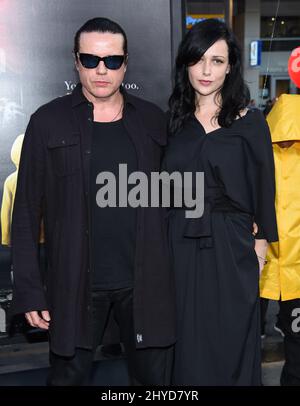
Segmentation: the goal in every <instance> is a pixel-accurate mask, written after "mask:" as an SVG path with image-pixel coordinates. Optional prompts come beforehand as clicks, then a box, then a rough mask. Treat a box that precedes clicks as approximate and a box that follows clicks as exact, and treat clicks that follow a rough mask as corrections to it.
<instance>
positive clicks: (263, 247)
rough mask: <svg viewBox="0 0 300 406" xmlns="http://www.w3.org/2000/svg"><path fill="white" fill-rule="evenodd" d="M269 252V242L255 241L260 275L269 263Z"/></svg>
mask: <svg viewBox="0 0 300 406" xmlns="http://www.w3.org/2000/svg"><path fill="white" fill-rule="evenodd" d="M267 250H268V242H267V240H260V239H256V240H255V252H256V255H257V259H258V262H259V271H260V273H261V272H262V270H263V268H264V266H265V264H266V263H267V261H266V255H267Z"/></svg>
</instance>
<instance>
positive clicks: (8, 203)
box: [0, 134, 45, 246]
mask: <svg viewBox="0 0 300 406" xmlns="http://www.w3.org/2000/svg"><path fill="white" fill-rule="evenodd" d="M23 139H24V134H20V135H19V136H18V137H17V138H16V139H15V141H14V143H13V146H12V148H11V153H10V157H11V160H12V162H13V164H14V165H15V167H16V170H15V171H14V172H13V173H11V174H10V175H9V176H8V177H7V178H6V180H5V182H4V185H3V197H2V204H1V240H0V242H1V244H2V245H9V246H10V243H11V220H12V212H13V207H14V201H15V194H16V188H17V179H18V170H19V163H20V156H21V150H22V145H23ZM44 240H45V238H44V227H43V223H42V224H41V231H40V242H41V243H43V242H44Z"/></svg>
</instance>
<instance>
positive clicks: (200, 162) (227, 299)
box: [163, 20, 277, 385]
mask: <svg viewBox="0 0 300 406" xmlns="http://www.w3.org/2000/svg"><path fill="white" fill-rule="evenodd" d="M241 60H242V56H241V52H240V49H239V47H238V45H237V42H236V40H235V38H234V36H233V34H232V33H231V32H230V31H229V30H228V29H227V27H226V25H225V24H224V23H222V22H220V21H218V20H206V21H204V22H201V23H198V24H196V25H195V26H194V27H193V28H192V29H191V30H190V31H189V32H188V33H187V35H186V36H185V38H184V39H183V41H182V43H181V45H180V47H179V51H178V56H177V60H176V79H175V88H174V91H173V94H172V95H171V98H170V122H169V130H170V138H169V145H168V148H167V150H166V154H165V158H164V163H163V167H164V169H165V170H167V171H168V172H173V171H179V172H181V173H182V172H186V171H189V172H190V171H192V172H196V171H198V172H204V179H205V185H204V186H205V187H204V213H203V215H202V217H201V218H198V219H189V218H186V217H185V210H184V208H183V209H172V210H170V213H169V236H170V245H171V251H172V256H173V266H174V273H175V278H176V296H177V316H178V328H177V330H178V336H177V337H178V338H177V344H176V349H175V365H174V376H173V383H174V384H175V385H260V383H261V374H260V317H259V289H258V288H259V270H262V268H263V266H264V263H265V255H266V249H267V241H268V242H271V241H276V240H277V228H276V217H275V209H274V162H273V155H272V146H271V140H270V134H269V130H268V126H267V124H266V122H265V120H264V118H263V115H262V114H261V112H260V111H258V110H253V111H252V110H249V111H248V110H247V109H246V106H247V105H248V104H249V92H248V89H247V87H246V86H245V84H244V81H243V78H242V63H241ZM253 223H256V224H257V225H258V234H257V235H256V239H254V237H253V235H252V230H253Z"/></svg>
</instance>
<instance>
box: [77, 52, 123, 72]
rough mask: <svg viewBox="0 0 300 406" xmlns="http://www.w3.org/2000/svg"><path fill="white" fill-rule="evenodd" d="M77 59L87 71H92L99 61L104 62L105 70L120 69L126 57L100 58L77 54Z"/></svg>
mask: <svg viewBox="0 0 300 406" xmlns="http://www.w3.org/2000/svg"><path fill="white" fill-rule="evenodd" d="M77 55H78V58H79V60H80V62H81V64H82V66H84V67H85V68H87V69H94V68H97V66H98V65H99V63H100V61H103V62H104V65H105V67H106V68H107V69H112V70H116V69H120V68H121V66H122V64H123V63H124V61H125V59H126V58H127V55H111V56H104V57H103V58H101V57H100V56H96V55H92V54H82V53H79V52H78V54H77Z"/></svg>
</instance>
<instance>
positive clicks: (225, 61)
mask: <svg viewBox="0 0 300 406" xmlns="http://www.w3.org/2000/svg"><path fill="white" fill-rule="evenodd" d="M229 72H230V64H229V55H228V46H227V43H226V41H225V40H223V39H221V40H219V41H216V42H215V43H214V44H213V45H212V46H211V47H210V48H208V50H207V51H206V52H205V53H204V55H203V56H202V58H201V59H200V60H199V61H198V62H197V63H196V64H195V65H192V66H189V67H188V75H189V80H190V83H191V85H192V86H193V88H194V90H195V103H196V111H195V116H196V118H197V120H198V121H199V122H200V123H201V125H202V126H203V128H204V130H205V132H206V134H207V135H209V133H210V132H212V131H214V130H217V129H218V128H220V126H219V124H218V121H217V120H216V118H215V117H216V116H217V114H218V112H219V110H220V106H221V103H222V100H221V98H220V95H219V94H218V93H219V91H220V89H221V88H222V86H223V83H224V81H225V78H226V75H227V74H228V73H229ZM246 113H247V110H244V111H241V112H240V115H241V116H243V115H245V114H246ZM238 118H239V117H237V119H238ZM257 232H258V227H257V225H256V224H255V223H254V224H253V235H256V234H257ZM267 249H268V243H267V241H266V240H264V239H255V252H256V254H257V259H258V262H259V269H260V272H261V271H262V269H263V267H264V264H265V261H264V258H265V257H266V253H267Z"/></svg>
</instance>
